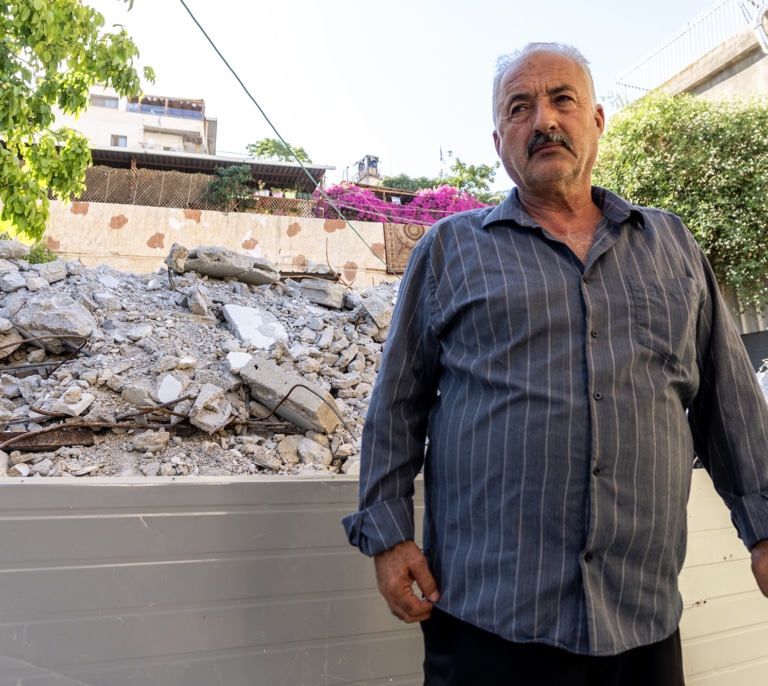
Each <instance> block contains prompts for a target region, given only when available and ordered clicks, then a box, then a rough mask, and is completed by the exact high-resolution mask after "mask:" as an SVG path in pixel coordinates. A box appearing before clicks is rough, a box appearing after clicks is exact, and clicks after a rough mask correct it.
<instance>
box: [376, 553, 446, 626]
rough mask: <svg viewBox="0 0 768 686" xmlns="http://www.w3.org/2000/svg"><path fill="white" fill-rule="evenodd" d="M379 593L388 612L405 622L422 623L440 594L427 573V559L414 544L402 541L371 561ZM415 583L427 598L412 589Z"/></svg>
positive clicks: (430, 575)
mask: <svg viewBox="0 0 768 686" xmlns="http://www.w3.org/2000/svg"><path fill="white" fill-rule="evenodd" d="M374 561H375V563H376V578H377V580H378V583H379V591H380V592H381V594H382V596H384V599H385V600H386V601H387V604H388V605H389V608H390V610H392V613H393V614H394V615H395V616H396V617H399V618H400V619H402V620H403V621H405V622H421V621H424V620H425V619H428V618H429V615H430V613H431V612H432V603H433V602H435V601H437V599H438V598H439V597H440V594H439V593H438V591H437V584H436V583H435V580H434V578H433V576H432V573H431V572H430V571H429V566H428V565H427V560H426V558H425V557H424V554H423V553H422V552H421V550H419V548H418V547H417V546H416V544H415V543H414V542H413V541H405V542H404V543H400V544H398V545H396V546H395V547H394V548H391V549H389V550H387V551H385V552H383V553H381V554H379V555H376V557H375V558H374ZM414 581H415V582H416V584H417V585H418V587H419V589H420V591H421V592H422V593H423V594H424V595H425V596H427V598H428V599H424V598H420V597H419V596H418V595H416V593H414V590H413V583H414Z"/></svg>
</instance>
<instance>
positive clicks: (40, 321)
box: [9, 288, 98, 353]
mask: <svg viewBox="0 0 768 686" xmlns="http://www.w3.org/2000/svg"><path fill="white" fill-rule="evenodd" d="M9 319H10V320H11V321H12V322H13V324H14V326H15V327H16V328H17V329H18V330H19V331H20V332H21V334H22V335H23V336H24V337H25V338H35V337H37V336H49V337H50V338H46V339H45V340H43V341H41V342H42V344H43V345H44V346H45V348H46V350H49V351H51V352H54V353H59V352H61V351H62V350H64V346H63V345H62V344H61V342H60V340H59V338H66V337H67V336H83V337H85V338H88V337H89V336H90V335H91V333H92V332H93V331H94V330H96V329H97V328H98V324H97V323H96V320H95V319H94V317H93V315H92V314H91V313H90V312H89V311H88V310H86V309H85V307H83V305H81V304H80V303H77V302H75V301H74V300H73V299H72V298H70V297H69V296H68V295H66V294H65V293H61V292H59V291H54V290H52V289H50V288H44V289H43V290H41V291H38V292H37V293H33V294H32V295H31V296H30V298H29V299H28V300H27V302H26V304H25V306H24V307H22V308H21V309H20V310H19V311H18V312H16V313H15V314H13V315H11V316H10V317H9ZM72 343H73V344H79V343H80V340H75V341H72Z"/></svg>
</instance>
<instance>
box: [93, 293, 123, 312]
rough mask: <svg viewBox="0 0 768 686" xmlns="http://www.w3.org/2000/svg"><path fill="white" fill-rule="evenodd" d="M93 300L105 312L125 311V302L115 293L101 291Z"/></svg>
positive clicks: (95, 294) (94, 295)
mask: <svg viewBox="0 0 768 686" xmlns="http://www.w3.org/2000/svg"><path fill="white" fill-rule="evenodd" d="M93 300H94V301H95V302H96V304H97V305H98V306H99V307H100V308H101V309H102V310H104V311H105V312H119V311H120V310H122V309H123V302H122V300H120V298H119V297H118V296H117V295H115V294H114V293H110V292H109V291H101V292H99V293H94V294H93Z"/></svg>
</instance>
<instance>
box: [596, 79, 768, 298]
mask: <svg viewBox="0 0 768 686" xmlns="http://www.w3.org/2000/svg"><path fill="white" fill-rule="evenodd" d="M594 179H595V183H597V184H599V185H601V186H605V187H606V188H609V189H610V190H612V191H615V192H617V193H619V194H620V195H622V196H624V197H626V198H627V199H628V200H629V201H630V202H633V203H635V204H638V205H649V206H654V207H660V208H662V209H665V210H669V211H671V212H674V213H675V214H678V215H679V216H680V217H681V218H682V219H683V220H684V221H685V222H686V224H687V225H688V227H689V228H690V230H691V231H692V233H693V235H694V236H695V237H696V240H697V241H698V242H699V244H700V245H701V246H702V248H703V249H704V251H705V252H706V253H707V256H708V257H709V260H710V262H711V263H712V267H713V269H714V271H715V275H716V277H717V279H718V281H719V282H720V285H721V286H722V287H724V288H725V289H727V290H731V291H733V292H735V293H736V294H738V296H739V299H740V302H741V304H742V306H747V305H754V306H757V307H762V305H763V304H764V301H765V296H766V293H768V289H766V275H768V250H766V249H765V238H764V236H765V227H766V226H768V202H766V188H768V100H766V99H765V98H763V99H750V100H739V99H726V100H719V101H710V100H705V99H702V98H697V97H693V96H690V95H680V96H677V97H673V96H671V95H669V94H666V93H664V92H654V93H651V94H650V95H648V96H646V97H645V98H643V99H641V100H639V101H637V102H635V103H633V104H632V105H630V106H629V107H627V108H626V109H625V110H623V111H621V112H619V113H618V114H616V115H615V116H614V117H613V118H612V119H611V120H610V122H609V125H608V127H607V130H606V132H605V134H604V136H603V140H602V143H601V146H600V153H599V155H598V160H597V164H596V167H595V174H594Z"/></svg>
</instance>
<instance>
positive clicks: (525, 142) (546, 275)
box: [344, 44, 768, 686]
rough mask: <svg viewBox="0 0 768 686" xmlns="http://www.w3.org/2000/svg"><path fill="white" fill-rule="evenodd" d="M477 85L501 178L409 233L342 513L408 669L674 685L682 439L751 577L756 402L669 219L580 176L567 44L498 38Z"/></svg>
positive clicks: (763, 523)
mask: <svg viewBox="0 0 768 686" xmlns="http://www.w3.org/2000/svg"><path fill="white" fill-rule="evenodd" d="M493 103H494V105H493V107H494V123H495V130H494V132H493V139H494V142H495V145H496V151H497V152H498V154H499V156H500V158H501V160H502V162H503V164H504V168H505V169H506V171H507V173H508V174H509V175H510V177H511V178H512V180H513V181H514V182H515V184H516V186H517V187H516V188H515V189H514V190H513V191H512V192H511V193H510V195H509V197H508V198H507V199H506V200H505V201H504V202H503V203H502V204H501V205H499V206H498V207H496V208H484V209H481V210H474V211H471V212H467V213H462V214H459V215H454V216H452V217H448V218H447V219H445V220H442V221H440V222H438V223H437V224H436V225H435V226H434V227H432V229H431V230H430V231H429V232H428V233H427V234H426V235H425V236H424V238H423V239H422V240H421V241H420V242H419V244H418V245H417V246H416V248H415V249H414V251H413V253H412V255H411V258H410V261H409V264H408V269H407V271H406V274H405V276H404V278H403V282H402V284H401V288H400V294H399V298H398V303H397V306H396V312H395V317H394V320H393V325H392V328H391V332H390V336H389V339H388V341H387V344H386V351H385V355H384V359H383V361H382V366H381V370H380V372H379V376H378V379H377V384H376V388H375V391H374V394H373V397H372V399H371V406H370V409H369V412H368V419H367V421H366V426H365V429H364V434H363V452H362V459H363V463H362V468H361V476H360V489H361V490H360V511H359V512H358V513H356V514H354V515H351V516H349V517H347V518H346V519H345V522H344V523H345V526H346V529H347V533H348V535H349V538H350V541H351V542H352V543H353V544H354V545H357V546H359V547H360V549H361V550H362V551H363V552H364V553H366V554H368V555H372V556H374V557H375V563H376V571H377V578H378V582H379V589H380V590H381V593H382V594H383V596H384V597H385V599H386V601H387V603H388V604H389V606H390V608H391V610H392V612H393V613H394V614H395V615H397V616H398V617H400V618H401V619H404V620H405V621H408V622H414V621H421V622H422V628H423V631H424V637H425V663H424V668H425V676H426V682H425V683H426V684H429V685H433V684H439V685H441V686H442V685H447V684H451V685H459V684H461V685H466V684H478V685H482V686H493V685H494V684H515V685H518V684H521V685H528V684H536V685H537V686H541V685H542V684H544V685H548V684H553V685H554V684H558V685H560V684H568V685H569V686H573V685H579V684H583V685H585V686H586V685H587V684H588V685H589V686H601V685H608V684H611V685H619V684H621V685H622V686H626V685H628V684H638V685H640V684H650V685H653V686H666V685H669V686H678V685H679V684H682V683H683V673H682V664H681V657H680V643H679V634H678V633H677V626H678V622H679V619H680V615H681V611H682V602H681V599H680V595H679V593H678V590H677V576H678V573H679V571H680V569H681V567H682V564H683V557H684V554H685V540H686V501H687V498H688V492H689V486H690V474H691V464H692V459H693V456H694V453H695V454H696V455H698V456H699V458H700V459H701V461H702V462H703V464H704V465H705V466H706V467H707V469H708V470H709V472H710V474H711V475H712V477H713V479H714V482H715V485H716V486H717V488H718V490H719V492H720V494H721V495H722V496H723V498H724V499H725V501H726V503H727V504H728V505H729V507H730V508H731V512H732V517H733V520H734V523H735V525H736V527H737V529H738V531H739V534H740V535H741V537H742V539H743V540H744V542H745V544H746V545H747V546H748V547H749V548H750V549H751V550H752V559H753V571H754V573H755V576H756V578H757V580H758V584H759V585H760V588H761V590H762V591H763V593H764V594H768V540H766V539H768V409H767V408H766V404H765V401H764V399H763V397H762V394H761V393H760V390H759V388H758V386H757V383H756V379H755V375H754V373H753V371H752V369H751V367H750V365H749V362H748V359H747V357H746V354H745V352H744V349H743V347H742V345H741V342H740V339H739V337H738V334H737V332H736V331H735V329H734V327H733V324H732V322H731V320H730V315H729V313H728V312H727V310H726V308H725V306H724V304H723V301H722V299H721V298H720V296H719V293H718V289H717V285H716V283H715V280H714V277H713V275H712V271H711V268H710V266H709V264H708V262H707V260H706V258H705V257H704V255H703V253H702V252H701V250H700V249H699V247H698V246H697V245H696V243H695V241H694V239H693V237H692V236H691V234H690V233H689V232H688V230H687V229H686V228H685V226H684V225H683V224H682V222H681V221H680V219H679V218H678V217H676V216H674V215H672V214H669V213H667V212H662V211H660V210H654V209H649V208H640V207H635V206H632V205H630V204H629V203H627V202H625V201H624V200H622V199H621V198H619V197H617V196H615V195H613V194H612V193H609V192H607V191H605V190H603V189H599V188H596V187H592V185H591V171H592V167H593V165H594V162H595V158H596V155H597V148H598V140H599V138H600V135H601V133H602V131H603V127H604V123H605V116H604V112H603V108H602V107H601V106H600V105H598V104H596V101H595V94H594V86H593V84H592V78H591V75H590V72H589V68H588V66H587V63H586V60H585V59H584V58H583V57H582V55H581V54H580V53H579V52H578V51H577V50H575V49H574V48H571V47H568V46H562V45H559V44H531V45H529V46H527V47H526V48H525V49H523V50H522V51H520V52H519V53H517V54H515V55H512V56H510V57H508V58H502V60H500V61H499V70H498V73H497V75H496V80H495V82H494V98H493ZM425 445H426V446H427V448H426V453H425ZM422 467H423V470H424V484H425V521H424V552H423V553H422V552H421V551H420V550H419V548H418V547H417V546H416V545H415V543H414V542H413V537H414V518H413V504H412V494H413V480H414V478H415V477H416V475H417V474H418V472H419V471H420V470H421V469H422ZM414 581H415V582H416V584H417V585H418V587H419V589H420V591H421V594H420V595H417V594H416V593H414V591H413V590H412V584H413V582H414Z"/></svg>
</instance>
